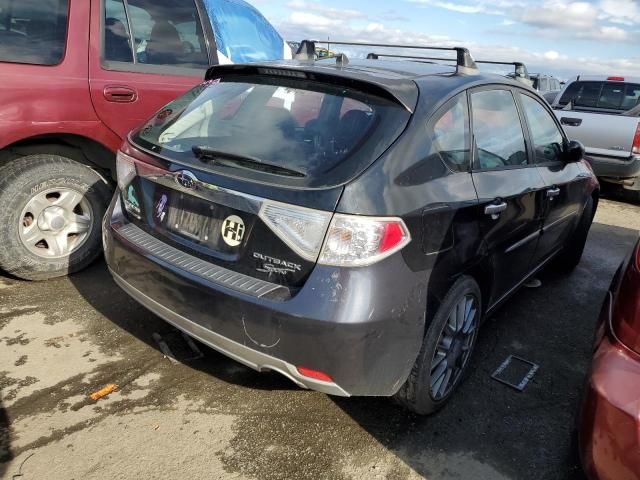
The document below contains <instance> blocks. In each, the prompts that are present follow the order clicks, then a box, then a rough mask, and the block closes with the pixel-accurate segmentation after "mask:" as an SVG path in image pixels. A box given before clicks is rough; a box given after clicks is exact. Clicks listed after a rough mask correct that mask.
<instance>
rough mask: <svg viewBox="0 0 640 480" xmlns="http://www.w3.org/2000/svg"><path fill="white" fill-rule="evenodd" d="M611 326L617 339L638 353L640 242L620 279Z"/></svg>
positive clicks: (639, 326)
mask: <svg viewBox="0 0 640 480" xmlns="http://www.w3.org/2000/svg"><path fill="white" fill-rule="evenodd" d="M612 326H613V331H614V333H615V335H616V337H617V338H618V340H620V342H622V343H623V344H624V345H625V346H626V347H628V348H630V349H631V350H633V351H634V352H636V353H638V354H639V355H640V242H638V244H637V245H636V249H635V251H634V253H633V257H632V258H631V261H630V262H629V265H628V267H627V270H626V271H625V273H624V274H623V276H622V279H621V280H620V288H619V290H618V292H617V295H616V300H615V305H614V307H613V319H612Z"/></svg>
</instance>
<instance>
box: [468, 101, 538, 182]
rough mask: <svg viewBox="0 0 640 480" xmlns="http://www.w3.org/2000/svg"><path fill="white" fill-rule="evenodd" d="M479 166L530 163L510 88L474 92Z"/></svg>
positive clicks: (474, 133) (474, 123)
mask: <svg viewBox="0 0 640 480" xmlns="http://www.w3.org/2000/svg"><path fill="white" fill-rule="evenodd" d="M471 107H472V111H473V136H474V140H475V145H476V158H477V161H476V168H480V169H482V170H486V169H493V168H504V167H517V166H522V165H526V164H527V153H526V148H525V142H524V134H523V132H522V124H521V123H520V117H519V115H518V110H517V108H516V104H515V102H514V99H513V95H512V94H511V92H510V91H509V90H484V91H479V92H474V93H472V94H471Z"/></svg>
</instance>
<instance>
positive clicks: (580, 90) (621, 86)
mask: <svg viewBox="0 0 640 480" xmlns="http://www.w3.org/2000/svg"><path fill="white" fill-rule="evenodd" d="M639 101H640V84H638V83H626V82H594V81H584V82H573V83H572V84H571V85H569V86H568V87H567V89H566V90H565V91H564V93H563V94H562V97H561V98H560V102H559V104H560V105H562V106H566V105H567V104H568V103H569V102H571V103H572V104H573V106H574V107H582V108H597V109H603V110H617V111H620V112H626V111H627V110H631V109H632V108H634V107H635V106H637V105H638V102H639Z"/></svg>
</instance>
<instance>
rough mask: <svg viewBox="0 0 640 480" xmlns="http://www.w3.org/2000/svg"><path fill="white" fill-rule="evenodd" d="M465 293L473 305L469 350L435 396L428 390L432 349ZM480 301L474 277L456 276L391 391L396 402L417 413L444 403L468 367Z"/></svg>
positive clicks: (420, 413) (433, 410)
mask: <svg viewBox="0 0 640 480" xmlns="http://www.w3.org/2000/svg"><path fill="white" fill-rule="evenodd" d="M469 296H472V297H473V298H475V301H476V308H477V311H476V320H475V327H474V332H473V338H472V340H471V344H470V346H469V349H468V350H469V352H468V355H467V357H466V360H465V362H464V365H463V366H462V369H461V371H460V372H459V374H458V375H457V376H456V378H454V379H453V383H452V384H451V387H450V390H449V391H448V393H446V394H445V395H443V396H442V397H440V398H436V397H434V395H433V394H432V388H431V378H432V375H431V368H432V362H433V361H434V360H435V355H436V349H437V348H438V344H439V343H440V341H441V334H442V333H443V331H444V330H445V328H446V327H447V324H448V322H449V318H450V315H451V313H452V312H453V311H454V309H455V308H456V306H457V305H458V304H459V303H460V302H461V301H462V300H464V299H465V298H468V297H469ZM481 305H482V298H481V294H480V288H479V287H478V284H477V283H476V282H475V280H474V279H473V278H471V277H466V276H465V277H461V278H459V279H458V280H457V281H456V283H455V284H454V285H453V286H452V287H451V289H450V290H449V292H448V293H447V294H446V295H445V297H444V300H443V301H442V303H441V304H440V307H439V308H438V311H437V312H436V314H435V316H434V317H433V319H432V321H431V323H430V324H429V327H428V328H427V331H426V333H425V336H424V340H423V342H422V348H421V349H420V353H419V354H418V358H417V359H416V362H415V363H414V365H413V368H412V369H411V373H410V374H409V378H407V381H406V382H405V383H404V385H402V387H400V390H398V392H397V393H396V394H395V395H394V400H395V401H396V402H397V403H399V404H400V405H402V406H404V407H405V408H407V409H408V410H410V411H412V412H414V413H417V414H419V415H428V414H431V413H434V412H436V411H437V410H439V409H440V408H442V407H443V406H444V405H445V404H446V402H447V401H448V400H449V398H451V395H452V394H453V393H454V392H455V390H456V389H457V387H458V386H459V385H460V383H461V382H462V381H463V380H464V378H465V377H466V374H467V373H468V371H469V368H468V367H469V363H470V359H471V357H472V352H473V348H474V346H475V343H476V339H477V334H478V329H479V326H480V323H481V316H482V307H481Z"/></svg>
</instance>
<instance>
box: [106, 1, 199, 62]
mask: <svg viewBox="0 0 640 480" xmlns="http://www.w3.org/2000/svg"><path fill="white" fill-rule="evenodd" d="M129 25H131V30H132V31H133V35H131V32H129ZM103 58H104V60H106V61H108V62H126V63H134V64H140V65H166V66H174V67H187V68H198V67H205V66H207V65H208V64H209V60H208V56H207V51H206V45H205V41H204V34H203V31H202V24H201V23H200V17H199V15H198V11H197V8H196V5H195V3H194V0H174V1H173V2H172V4H171V6H170V7H169V6H165V5H164V4H153V3H149V2H144V1H141V0H128V1H127V0H106V1H105V19H104V53H103Z"/></svg>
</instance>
